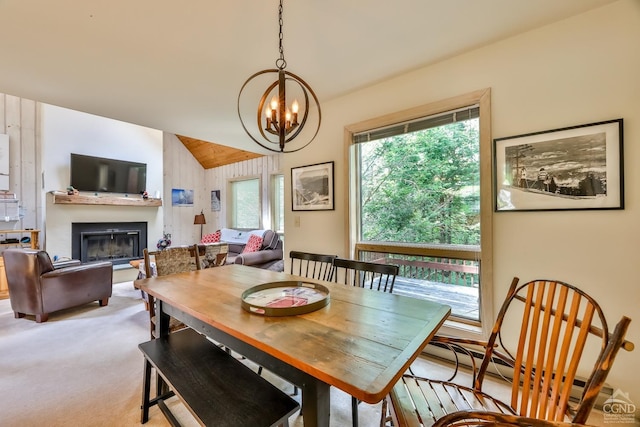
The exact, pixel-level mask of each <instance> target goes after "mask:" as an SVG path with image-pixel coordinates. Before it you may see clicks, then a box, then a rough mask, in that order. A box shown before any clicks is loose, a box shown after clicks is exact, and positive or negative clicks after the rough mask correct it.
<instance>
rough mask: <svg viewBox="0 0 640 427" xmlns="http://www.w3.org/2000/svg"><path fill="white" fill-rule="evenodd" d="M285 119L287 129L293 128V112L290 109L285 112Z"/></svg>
mask: <svg viewBox="0 0 640 427" xmlns="http://www.w3.org/2000/svg"><path fill="white" fill-rule="evenodd" d="M285 119H286V124H285V129H287V130H289V129H290V128H291V113H290V112H289V110H287V112H286V113H285Z"/></svg>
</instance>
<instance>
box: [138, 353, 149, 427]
mask: <svg viewBox="0 0 640 427" xmlns="http://www.w3.org/2000/svg"><path fill="white" fill-rule="evenodd" d="M149 393H151V363H149V361H148V360H147V358H146V357H145V358H144V373H143V377H142V408H141V413H140V423H141V424H144V423H146V422H147V421H149V400H150V398H149Z"/></svg>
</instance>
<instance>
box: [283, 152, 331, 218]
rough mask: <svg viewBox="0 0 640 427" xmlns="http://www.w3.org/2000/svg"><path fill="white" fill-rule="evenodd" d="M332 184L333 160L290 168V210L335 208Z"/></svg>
mask: <svg viewBox="0 0 640 427" xmlns="http://www.w3.org/2000/svg"><path fill="white" fill-rule="evenodd" d="M333 186H334V184H333V162H326V163H317V164H314V165H308V166H300V167H296V168H291V203H292V210H294V211H326V210H333V209H335V205H334V201H335V196H334V193H333Z"/></svg>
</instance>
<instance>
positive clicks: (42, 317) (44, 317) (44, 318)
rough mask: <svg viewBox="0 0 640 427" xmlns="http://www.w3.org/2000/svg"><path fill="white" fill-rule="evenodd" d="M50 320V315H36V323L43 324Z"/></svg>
mask: <svg viewBox="0 0 640 427" xmlns="http://www.w3.org/2000/svg"><path fill="white" fill-rule="evenodd" d="M47 320H49V313H42V314H36V322H37V323H42V322H46V321H47Z"/></svg>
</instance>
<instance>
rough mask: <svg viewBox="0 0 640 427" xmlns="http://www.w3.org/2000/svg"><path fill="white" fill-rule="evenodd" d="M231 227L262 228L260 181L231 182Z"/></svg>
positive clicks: (257, 179)
mask: <svg viewBox="0 0 640 427" xmlns="http://www.w3.org/2000/svg"><path fill="white" fill-rule="evenodd" d="M229 185H230V195H231V212H230V213H231V221H230V222H231V227H232V228H238V229H250V230H256V229H259V228H261V221H260V218H261V215H260V212H261V198H260V179H259V178H253V179H245V180H242V181H231V182H230V183H229Z"/></svg>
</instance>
